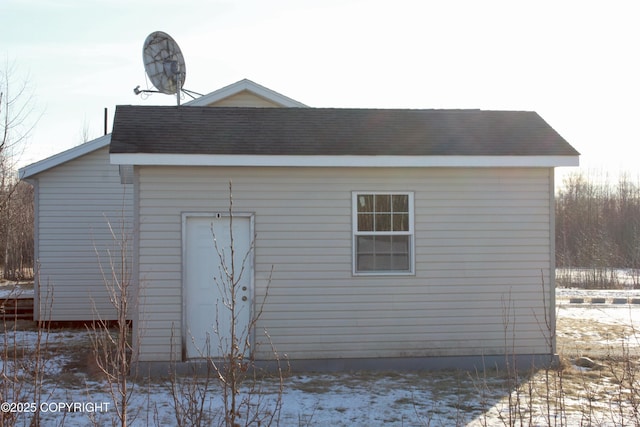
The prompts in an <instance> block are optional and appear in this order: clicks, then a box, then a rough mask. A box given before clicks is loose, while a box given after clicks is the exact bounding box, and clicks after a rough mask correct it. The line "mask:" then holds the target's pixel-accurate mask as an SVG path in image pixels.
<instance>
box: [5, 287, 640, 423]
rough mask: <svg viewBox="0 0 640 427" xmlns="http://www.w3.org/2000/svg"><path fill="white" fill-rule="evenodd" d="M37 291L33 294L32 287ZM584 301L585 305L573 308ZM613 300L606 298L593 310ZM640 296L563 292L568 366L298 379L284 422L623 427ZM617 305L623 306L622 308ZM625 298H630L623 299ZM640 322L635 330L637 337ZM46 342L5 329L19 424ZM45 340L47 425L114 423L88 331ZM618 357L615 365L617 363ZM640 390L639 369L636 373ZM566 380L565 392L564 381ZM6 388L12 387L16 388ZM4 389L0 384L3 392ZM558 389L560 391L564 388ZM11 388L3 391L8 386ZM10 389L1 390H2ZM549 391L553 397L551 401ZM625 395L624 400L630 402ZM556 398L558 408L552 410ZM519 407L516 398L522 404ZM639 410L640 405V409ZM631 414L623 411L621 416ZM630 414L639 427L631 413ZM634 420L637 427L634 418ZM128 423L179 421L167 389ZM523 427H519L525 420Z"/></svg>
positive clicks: (133, 411)
mask: <svg viewBox="0 0 640 427" xmlns="http://www.w3.org/2000/svg"><path fill="white" fill-rule="evenodd" d="M26 292H29V289H27V290H26ZM575 298H582V299H583V300H584V302H583V303H575V302H571V300H572V299H575ZM593 298H605V303H591V301H592V299H593ZM634 298H640V290H634V289H630V288H628V289H623V290H612V291H593V290H582V289H558V290H557V293H556V300H557V319H558V338H557V339H558V351H559V352H560V353H561V354H562V355H563V359H564V360H565V362H564V363H565V364H566V366H565V369H564V370H563V371H562V375H560V376H559V374H558V372H557V371H551V373H550V375H551V377H550V378H551V380H549V377H547V375H548V374H549V372H547V371H545V370H542V371H538V372H535V373H530V374H528V375H524V376H521V377H519V381H520V383H521V385H520V387H519V388H518V389H514V387H513V386H514V383H515V381H514V379H513V378H511V377H510V376H507V375H506V374H505V373H504V372H493V371H491V372H487V373H474V372H471V373H470V372H459V371H439V372H410V373H404V372H402V373H401V372H384V373H379V372H378V373H372V372H349V373H341V374H304V375H292V376H290V377H288V378H285V380H284V387H283V394H282V408H281V411H280V414H279V417H278V420H279V423H278V424H276V425H281V426H326V425H331V426H382V425H385V426H387V425H391V426H425V425H430V426H458V425H469V426H493V425H505V423H506V424H507V425H508V423H510V420H512V419H513V418H514V417H520V418H519V419H520V420H522V419H524V423H523V424H524V425H548V424H550V423H551V424H556V425H560V424H561V423H560V420H562V424H563V425H585V422H586V421H588V423H587V424H589V423H590V424H591V425H600V426H614V425H620V424H621V423H622V420H623V419H624V415H620V414H623V413H625V412H624V411H627V412H626V414H630V413H632V411H633V407H634V405H635V403H634V402H635V399H636V398H637V399H640V396H636V397H635V398H634V397H633V396H635V395H636V394H637V392H638V390H640V384H638V386H639V387H638V389H637V390H636V389H634V386H633V383H632V382H630V383H629V384H628V385H626V384H625V385H621V384H620V381H617V379H618V378H616V372H618V371H616V369H618V367H619V366H620V365H619V362H617V361H616V362H611V363H610V360H611V359H610V356H611V354H612V353H615V352H616V351H618V350H620V349H622V351H623V352H625V351H626V352H628V353H625V355H626V356H628V357H631V358H633V360H634V361H635V360H636V359H637V356H638V351H639V350H640V304H635V303H632V301H633V299H634ZM614 299H618V302H617V303H614ZM621 299H626V301H627V302H626V303H620V300H621ZM636 325H638V326H639V327H638V330H636ZM37 341H38V334H37V332H35V331H9V332H7V333H5V334H0V342H3V343H4V345H3V347H4V348H5V349H7V348H8V349H9V353H11V352H12V351H13V350H14V349H18V351H17V354H19V355H24V356H25V360H24V361H18V363H15V361H14V360H13V358H11V357H8V358H3V359H5V360H3V361H2V364H1V365H0V370H4V373H15V375H13V374H11V375H9V378H16V379H17V382H16V386H17V387H19V388H21V389H22V394H21V396H20V397H19V401H17V402H16V401H13V400H11V399H12V398H10V397H9V398H7V395H6V393H5V397H4V398H3V399H4V400H5V402H4V403H6V402H8V403H10V404H11V405H13V406H12V407H3V408H2V409H7V408H8V409H10V410H18V409H20V410H22V411H23V412H22V413H15V415H17V416H18V417H19V418H18V419H19V423H18V425H22V424H28V422H27V420H28V419H29V417H30V414H29V413H28V412H27V413H25V412H24V411H25V410H29V409H30V408H32V406H29V407H27V406H25V405H23V406H22V407H18V406H17V404H18V403H23V404H24V403H28V404H31V403H32V401H31V399H33V397H32V396H33V393H32V389H31V388H30V387H31V386H30V384H31V378H32V377H31V375H32V371H31V369H32V367H33V360H32V358H29V354H30V350H29V349H32V348H33V347H34V346H35V344H36V343H37ZM40 342H41V343H46V346H45V347H46V349H45V350H44V351H43V354H44V355H45V356H46V357H45V359H46V362H45V371H46V375H45V379H44V385H43V388H42V394H41V396H42V397H41V403H40V404H39V409H41V417H42V420H43V422H42V424H43V425H65V426H85V425H91V424H95V425H107V424H111V422H112V420H114V419H115V418H116V411H115V408H114V407H113V399H112V397H111V395H110V393H109V391H108V390H109V387H108V384H107V383H106V382H105V381H104V380H99V379H97V377H96V376H95V375H94V374H95V367H94V368H93V369H94V370H93V371H92V368H91V367H90V366H89V367H88V366H87V357H88V355H89V353H90V352H89V349H90V346H91V344H90V338H89V332H87V331H85V330H59V331H50V332H48V333H47V332H46V333H44V334H43V335H41V336H40ZM578 356H589V357H592V358H594V359H595V361H596V362H597V363H598V364H600V365H601V366H599V367H598V368H596V369H586V368H578V367H576V366H574V365H573V360H574V358H575V357H578ZM616 360H617V359H616ZM638 376H639V378H638V382H639V383H640V374H638ZM559 378H561V379H562V380H561V382H560V386H559V385H558V379H559ZM7 381H10V380H5V381H4V387H6V386H7V385H9V384H10V382H7ZM278 385H279V383H278V381H276V380H265V381H263V382H262V383H261V384H260V386H261V388H262V396H263V398H264V399H265V401H264V403H266V408H267V409H268V408H270V407H273V402H274V401H275V399H276V397H277V395H278ZM0 387H2V386H0ZM216 387H217V386H214V387H213V388H211V390H210V391H209V392H208V395H207V398H206V404H205V408H206V409H207V412H208V413H209V417H210V421H211V422H212V423H213V425H217V424H216V421H219V420H220V410H219V408H220V407H221V398H220V391H219V389H217V388H216ZM558 387H560V389H558ZM5 390H6V388H5ZM516 390H518V391H516ZM0 391H2V389H0ZM549 396H551V397H549ZM621 396H625V397H624V399H622V398H621ZM549 398H551V399H552V404H551V405H548V402H549ZM514 402H516V403H514ZM638 406H640V405H638ZM620 407H623V408H624V411H623V412H620V411H618V408H620ZM629 416H630V417H631V418H629V419H625V421H626V423H627V424H633V423H634V418H632V417H633V416H632V415H629ZM635 421H637V420H635ZM129 424H130V425H132V426H149V425H151V426H155V425H157V426H169V425H177V421H176V418H175V409H174V403H173V398H172V393H171V392H170V389H169V382H168V381H162V380H154V381H152V382H150V383H146V382H140V383H138V384H136V386H135V388H134V391H133V398H132V400H131V402H130V423H129ZM518 424H520V423H519V422H518Z"/></svg>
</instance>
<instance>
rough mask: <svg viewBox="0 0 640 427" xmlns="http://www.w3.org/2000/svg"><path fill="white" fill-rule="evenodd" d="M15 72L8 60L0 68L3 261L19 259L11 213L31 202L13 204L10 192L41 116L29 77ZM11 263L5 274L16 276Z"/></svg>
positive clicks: (0, 239)
mask: <svg viewBox="0 0 640 427" xmlns="http://www.w3.org/2000/svg"><path fill="white" fill-rule="evenodd" d="M15 72H16V68H15V66H14V65H13V64H9V62H8V60H6V61H5V64H4V67H3V69H2V70H0V245H1V246H0V257H2V259H3V264H6V263H7V258H12V259H13V260H19V259H21V257H20V256H18V255H16V254H15V253H14V251H16V250H17V251H19V252H21V251H22V249H21V248H22V247H23V245H22V243H19V244H17V245H16V242H15V240H14V239H12V238H11V237H10V234H12V233H13V234H14V237H15V235H16V233H15V232H14V231H13V228H14V223H15V221H16V220H18V219H19V218H20V215H15V214H12V209H14V210H17V211H18V212H19V211H21V210H25V212H26V213H27V214H28V213H29V212H31V211H32V210H31V209H29V208H28V206H30V205H31V204H32V202H31V201H26V205H25V204H22V203H19V204H18V205H16V206H12V200H13V197H12V196H13V195H14V193H15V192H16V189H17V188H18V183H19V181H18V179H17V177H16V175H15V168H16V163H17V161H18V159H19V158H20V155H21V154H22V152H23V151H24V148H25V146H26V141H27V139H28V137H29V135H30V134H31V132H32V131H33V129H34V127H35V125H36V123H37V122H38V119H39V118H40V116H39V114H37V112H36V107H35V98H34V92H33V89H32V88H31V86H30V85H29V83H28V79H25V80H23V81H21V82H16V80H15V78H14V75H15ZM21 202H24V200H21ZM19 222H22V221H19ZM20 235H24V237H25V238H29V237H28V236H27V235H26V234H25V233H23V232H22V231H18V232H17V236H20ZM16 246H17V248H16ZM13 267H14V266H12V268H9V269H6V268H5V270H4V276H5V278H10V279H15V278H17V277H15V273H16V272H15V269H14V268H13Z"/></svg>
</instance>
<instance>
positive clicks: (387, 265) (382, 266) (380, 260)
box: [375, 254, 393, 271]
mask: <svg viewBox="0 0 640 427" xmlns="http://www.w3.org/2000/svg"><path fill="white" fill-rule="evenodd" d="M392 261H393V255H391V254H387V255H380V254H376V258H375V269H376V270H378V271H382V270H393V264H392Z"/></svg>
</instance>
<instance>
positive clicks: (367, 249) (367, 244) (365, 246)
mask: <svg viewBox="0 0 640 427" xmlns="http://www.w3.org/2000/svg"><path fill="white" fill-rule="evenodd" d="M374 240H375V236H358V241H357V244H358V247H357V248H356V251H357V252H358V253H359V254H371V253H373V251H374Z"/></svg>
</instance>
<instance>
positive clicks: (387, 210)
mask: <svg viewBox="0 0 640 427" xmlns="http://www.w3.org/2000/svg"><path fill="white" fill-rule="evenodd" d="M353 230H354V231H353V273H354V274H355V275H364V274H369V275H371V274H378V275H382V274H413V272H414V261H413V260H414V256H413V251H414V241H413V240H414V230H413V193H408V192H404V193H381V192H354V193H353Z"/></svg>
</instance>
